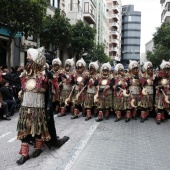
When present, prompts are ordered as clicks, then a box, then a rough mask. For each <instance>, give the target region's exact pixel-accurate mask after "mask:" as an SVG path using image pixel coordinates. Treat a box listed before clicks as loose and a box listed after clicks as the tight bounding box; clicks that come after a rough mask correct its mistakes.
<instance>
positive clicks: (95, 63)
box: [89, 60, 99, 71]
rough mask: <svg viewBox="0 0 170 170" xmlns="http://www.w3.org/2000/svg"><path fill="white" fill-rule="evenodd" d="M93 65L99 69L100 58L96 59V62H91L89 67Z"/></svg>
mask: <svg viewBox="0 0 170 170" xmlns="http://www.w3.org/2000/svg"><path fill="white" fill-rule="evenodd" d="M92 65H93V66H94V68H95V69H96V71H97V70H98V69H99V62H98V60H97V61H95V62H91V63H90V64H89V69H90V67H91V66H92Z"/></svg>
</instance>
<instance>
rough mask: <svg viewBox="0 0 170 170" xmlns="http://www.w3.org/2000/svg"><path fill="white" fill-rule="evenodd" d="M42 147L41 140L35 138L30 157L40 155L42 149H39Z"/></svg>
mask: <svg viewBox="0 0 170 170" xmlns="http://www.w3.org/2000/svg"><path fill="white" fill-rule="evenodd" d="M42 147H43V140H42V139H36V140H35V144H34V148H35V151H34V152H33V153H32V155H31V157H32V158H37V157H38V156H40V154H41V152H42V150H41V148H42Z"/></svg>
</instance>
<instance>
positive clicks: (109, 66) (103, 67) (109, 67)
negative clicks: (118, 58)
mask: <svg viewBox="0 0 170 170" xmlns="http://www.w3.org/2000/svg"><path fill="white" fill-rule="evenodd" d="M105 68H107V69H109V71H111V69H112V66H111V65H110V63H109V62H107V63H104V64H103V65H102V66H101V71H102V70H103V69H105Z"/></svg>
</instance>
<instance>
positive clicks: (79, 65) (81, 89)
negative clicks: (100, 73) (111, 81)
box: [71, 58, 87, 119]
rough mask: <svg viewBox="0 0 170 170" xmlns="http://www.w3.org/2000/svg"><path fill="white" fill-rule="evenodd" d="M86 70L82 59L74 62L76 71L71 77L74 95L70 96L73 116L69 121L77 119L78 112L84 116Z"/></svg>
mask: <svg viewBox="0 0 170 170" xmlns="http://www.w3.org/2000/svg"><path fill="white" fill-rule="evenodd" d="M85 69H86V62H85V61H84V59H83V58H81V59H79V60H78V61H77V62H76V71H75V73H74V75H73V78H74V82H75V86H74V93H73V96H72V100H73V106H74V108H73V116H72V117H71V119H77V118H78V115H79V113H80V111H81V110H82V114H83V116H85V113H84V108H83V107H82V106H83V102H84V99H85V88H86V86H87V85H86V84H85V79H86V78H87V72H86V71H85Z"/></svg>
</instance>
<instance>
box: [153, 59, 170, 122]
mask: <svg viewBox="0 0 170 170" xmlns="http://www.w3.org/2000/svg"><path fill="white" fill-rule="evenodd" d="M154 84H155V89H156V95H155V110H156V122H157V124H160V123H161V121H162V122H163V121H165V112H168V114H169V112H170V111H169V110H170V100H169V97H170V90H169V89H170V88H169V87H170V63H169V62H168V61H165V60H163V61H162V63H161V65H160V71H159V74H158V76H157V77H156V78H155V83H154Z"/></svg>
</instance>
